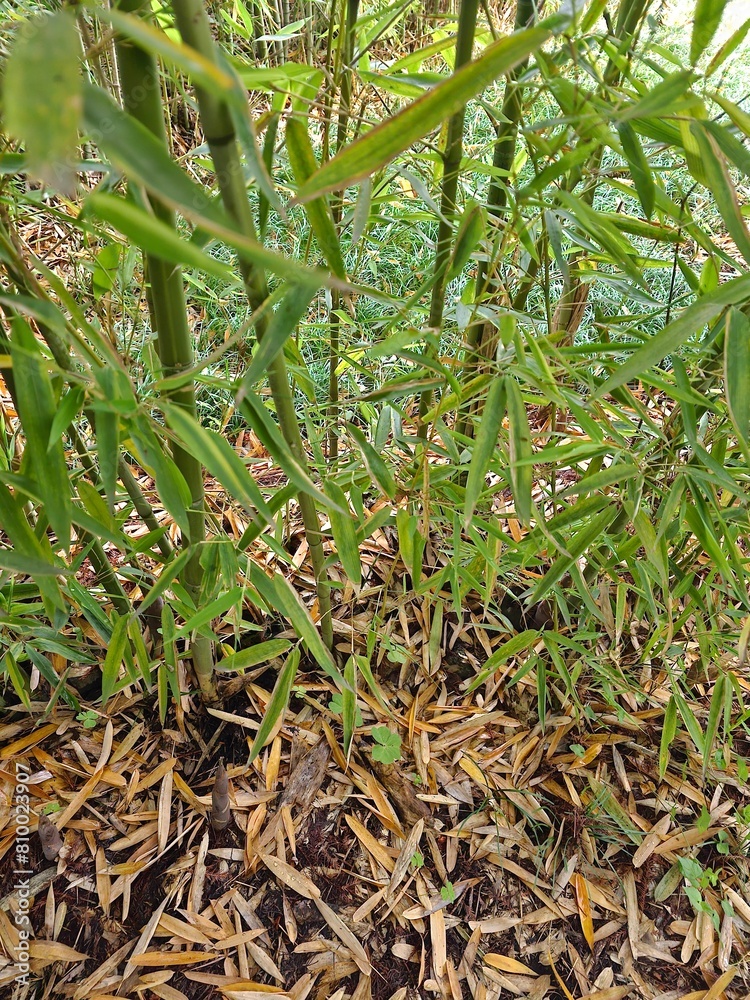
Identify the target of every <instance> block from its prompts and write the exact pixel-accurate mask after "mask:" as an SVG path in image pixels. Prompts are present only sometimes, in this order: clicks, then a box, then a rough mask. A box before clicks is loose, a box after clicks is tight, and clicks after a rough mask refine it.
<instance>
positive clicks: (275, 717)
mask: <svg viewBox="0 0 750 1000" xmlns="http://www.w3.org/2000/svg"><path fill="white" fill-rule="evenodd" d="M299 658H300V653H299V647H296V648H295V649H293V650H292V651H291V653H290V654H289V656H287V658H286V662H285V663H284V666H283V667H282V668H281V671H280V672H279V676H278V677H277V679H276V683H275V684H274V686H273V692H272V693H271V697H270V699H269V702H268V704H267V705H266V710H265V712H264V713H263V718H262V719H261V723H260V726H259V727H258V732H257V733H256V734H255V739H254V740H253V745H252V746H251V747H250V756H249V758H248V761H247V762H248V764H252V762H253V761H254V760H255V758H256V757H257V756H258V754H259V753H260V752H261V750H262V749H263V747H264V746H265V745H266V743H268V741H269V740H270V739H271V737H272V735H273V732H274V730H275V728H276V725H277V724H278V721H279V719H281V718H282V717H283V715H284V712H285V711H286V709H287V705H288V704H289V695H290V693H291V690H292V684H294V678H295V677H296V676H297V668H298V667H299Z"/></svg>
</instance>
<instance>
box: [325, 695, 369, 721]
mask: <svg viewBox="0 0 750 1000" xmlns="http://www.w3.org/2000/svg"><path fill="white" fill-rule="evenodd" d="M328 708H329V710H330V711H331V712H333V714H334V715H343V712H344V700H343V698H342V697H341V695H340V694H334V695H332V696H331V700H330V701H329V702H328ZM354 725H355V726H357V727H359V726H361V725H362V713H361V712H360V710H359V706H357V708H356V709H355V712H354Z"/></svg>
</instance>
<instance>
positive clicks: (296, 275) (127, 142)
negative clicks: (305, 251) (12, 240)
mask: <svg viewBox="0 0 750 1000" xmlns="http://www.w3.org/2000/svg"><path fill="white" fill-rule="evenodd" d="M84 117H85V120H86V123H87V125H88V128H89V132H90V134H91V137H92V139H94V141H95V142H96V144H97V145H98V146H99V147H100V148H101V149H102V150H103V152H104V153H105V155H106V156H107V157H108V159H109V160H110V161H111V162H112V163H113V164H114V165H115V166H116V167H118V168H119V169H120V170H122V171H123V173H125V174H126V175H127V176H128V178H130V180H132V181H134V182H135V183H136V184H140V185H142V186H143V187H144V188H145V189H146V190H147V191H149V192H150V193H151V194H153V195H155V196H156V197H158V198H159V199H161V200H162V201H163V202H164V203H165V204H167V205H170V206H172V208H174V209H176V210H177V211H179V212H181V213H182V214H183V215H184V216H185V218H186V219H190V220H191V222H194V223H195V224H197V225H199V226H200V227H201V229H202V230H204V231H205V232H206V233H208V234H210V235H211V236H213V237H215V238H216V239H220V240H223V241H224V242H225V243H227V244H228V245H229V246H231V247H232V248H233V249H234V250H236V252H237V254H238V255H239V256H240V257H242V259H244V260H247V261H249V262H250V263H251V264H255V265H257V266H258V267H260V268H262V269H265V270H268V271H271V272H272V273H274V274H278V275H280V276H281V277H283V278H289V279H291V280H296V281H304V280H308V279H309V280H310V281H311V282H315V281H317V282H318V287H320V286H322V285H324V284H330V283H331V279H330V278H329V276H328V275H327V274H326V273H325V271H321V270H318V269H315V268H309V267H306V266H305V265H304V264H302V263H300V262H299V261H298V260H295V259H291V258H287V257H284V256H283V255H282V254H277V253H274V252H273V251H271V250H266V249H265V247H263V246H261V244H260V243H258V242H257V241H256V240H253V239H250V237H248V236H243V235H242V234H241V233H239V232H237V229H236V228H235V226H234V225H233V224H232V223H231V222H230V221H229V219H228V217H227V216H226V214H225V213H224V211H223V210H222V208H221V207H220V206H219V205H218V204H217V203H215V202H213V201H211V199H210V198H209V196H208V194H207V193H206V190H204V188H203V187H201V185H199V184H196V183H195V182H194V181H192V180H191V179H190V178H189V177H188V175H187V174H186V173H185V172H184V171H183V170H182V169H181V168H180V167H179V166H178V164H177V163H175V162H174V161H173V160H172V159H171V158H170V157H169V155H168V153H167V151H166V149H165V148H164V146H163V145H162V144H161V143H160V142H159V140H158V139H157V138H156V136H155V135H154V134H153V133H152V132H150V131H149V130H148V129H147V128H146V127H145V126H144V125H141V123H140V122H138V121H136V120H135V119H134V118H132V117H131V116H130V115H128V114H127V113H126V112H125V111H123V110H122V108H121V107H119V105H118V104H116V103H115V102H114V101H113V100H112V98H111V97H110V96H109V95H108V94H106V93H105V92H104V91H103V90H102V89H101V88H99V87H94V86H92V85H90V84H86V85H84ZM96 197H97V198H98V197H100V196H99V195H97V196H96Z"/></svg>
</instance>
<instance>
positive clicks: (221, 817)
mask: <svg viewBox="0 0 750 1000" xmlns="http://www.w3.org/2000/svg"><path fill="white" fill-rule="evenodd" d="M231 822H232V810H231V808H230V805H229V776H228V774H227V769H226V768H225V767H224V761H223V760H220V761H219V766H218V767H217V768H216V777H215V778H214V787H213V791H212V792H211V826H212V827H213V828H214V830H225V829H226V828H227V827H228V826H229V824H230V823H231Z"/></svg>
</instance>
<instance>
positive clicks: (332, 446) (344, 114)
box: [327, 0, 359, 462]
mask: <svg viewBox="0 0 750 1000" xmlns="http://www.w3.org/2000/svg"><path fill="white" fill-rule="evenodd" d="M344 3H345V12H346V13H345V16H346V27H345V31H344V45H343V52H342V54H341V62H340V67H341V84H340V91H339V115H338V122H337V124H336V152H338V151H339V150H340V149H341V148H342V147H343V145H344V143H345V142H346V133H347V128H348V126H349V118H350V114H351V100H352V76H353V72H354V71H353V68H352V62H353V61H354V37H355V29H356V25H357V18H358V17H359V0H344ZM343 206H344V200H343V195H338V196H337V197H336V198H334V199H333V203H332V205H331V213H332V215H333V224H334V226H335V227H336V230H337V232H338V229H339V226H340V225H341V216H342V214H343ZM340 308H341V293H340V292H339V290H338V289H337V288H334V289H332V290H331V311H330V314H329V317H328V329H329V342H328V350H329V353H328V414H327V415H328V458H329V460H330V461H331V462H336V460H337V458H338V453H339V438H338V434H337V433H336V420H337V417H338V404H339V397H340V394H339V379H338V374H337V368H338V363H339V344H340V335H341V320H340V318H339V309H340Z"/></svg>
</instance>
